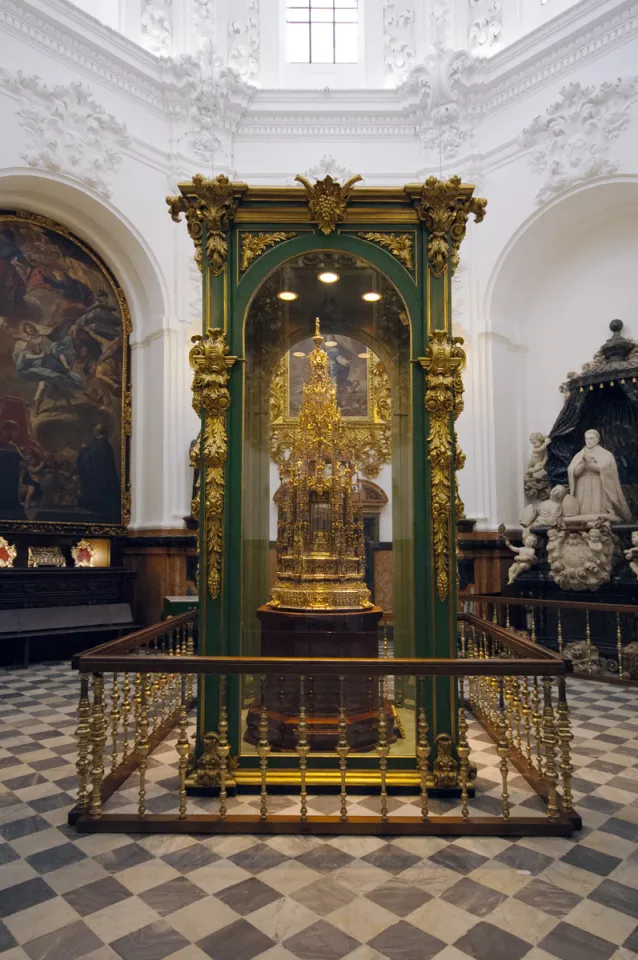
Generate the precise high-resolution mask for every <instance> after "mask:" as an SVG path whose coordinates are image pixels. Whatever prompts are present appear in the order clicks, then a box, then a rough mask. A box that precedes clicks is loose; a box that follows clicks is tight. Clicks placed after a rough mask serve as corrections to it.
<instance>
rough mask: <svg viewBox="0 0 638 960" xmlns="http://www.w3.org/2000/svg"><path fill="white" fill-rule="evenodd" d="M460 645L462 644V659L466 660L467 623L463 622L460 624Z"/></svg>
mask: <svg viewBox="0 0 638 960" xmlns="http://www.w3.org/2000/svg"><path fill="white" fill-rule="evenodd" d="M459 643H460V648H461V649H460V656H461V658H462V659H465V657H466V656H467V648H466V643H465V623H464V622H463V621H461V623H460V624H459Z"/></svg>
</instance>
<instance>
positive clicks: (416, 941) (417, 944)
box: [368, 920, 445, 960]
mask: <svg viewBox="0 0 638 960" xmlns="http://www.w3.org/2000/svg"><path fill="white" fill-rule="evenodd" d="M368 945H369V946H370V947H372V949H373V950H378V951H379V952H380V953H381V954H383V955H384V956H386V957H389V958H390V960H417V958H418V960H430V958H431V957H435V956H436V955H437V953H440V952H441V950H443V949H444V948H445V944H444V943H443V942H442V941H441V940H439V939H438V938H437V937H433V936H432V935H431V934H429V933H425V931H423V930H418V929H417V927H413V926H412V924H411V923H407V922H406V921H405V920H400V921H399V922H398V923H395V924H394V926H392V927H388V928H387V929H386V930H384V931H383V933H380V934H378V935H377V936H376V937H374V938H373V939H372V940H370V941H369V944H368Z"/></svg>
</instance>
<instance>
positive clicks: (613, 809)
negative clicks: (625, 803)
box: [578, 793, 622, 817]
mask: <svg viewBox="0 0 638 960" xmlns="http://www.w3.org/2000/svg"><path fill="white" fill-rule="evenodd" d="M578 806H579V807H584V808H585V809H586V810H595V811H596V813H606V814H607V816H608V817H613V815H614V814H615V813H617V812H618V810H620V809H621V808H622V803H612V801H611V800H605V799H604V797H597V796H596V795H595V794H593V793H591V794H588V796H586V797H582V798H581V799H580V800H579V801H578Z"/></svg>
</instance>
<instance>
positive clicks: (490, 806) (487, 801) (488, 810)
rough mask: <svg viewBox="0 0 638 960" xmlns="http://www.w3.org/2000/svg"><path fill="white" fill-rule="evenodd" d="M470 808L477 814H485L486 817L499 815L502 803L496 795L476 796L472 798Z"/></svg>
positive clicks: (501, 810)
mask: <svg viewBox="0 0 638 960" xmlns="http://www.w3.org/2000/svg"><path fill="white" fill-rule="evenodd" d="M472 810H475V811H477V812H478V813H479V814H485V816H486V817H500V815H501V814H502V812H503V805H502V804H501V801H500V800H498V799H497V798H496V797H482V796H480V795H479V796H478V797H475V798H474V800H472Z"/></svg>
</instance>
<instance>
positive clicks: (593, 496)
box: [568, 430, 631, 523]
mask: <svg viewBox="0 0 638 960" xmlns="http://www.w3.org/2000/svg"><path fill="white" fill-rule="evenodd" d="M568 477H569V491H570V494H571V495H572V496H573V497H574V498H575V499H576V501H577V502H578V511H579V513H578V515H579V516H581V517H594V518H595V517H608V518H609V519H610V520H616V521H620V520H624V521H625V523H629V522H630V521H631V511H630V510H629V506H628V504H627V500H626V499H625V494H624V493H623V490H622V487H621V485H620V480H619V477H618V467H617V465H616V460H615V458H614V455H613V453H611V451H609V450H606V449H605V448H604V447H602V446H601V445H600V434H599V433H598V430H587V431H586V432H585V446H584V447H583V449H582V450H580V451H579V452H578V453H577V454H576V456H575V457H574V458H573V459H572V461H571V463H570V464H569V467H568Z"/></svg>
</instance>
